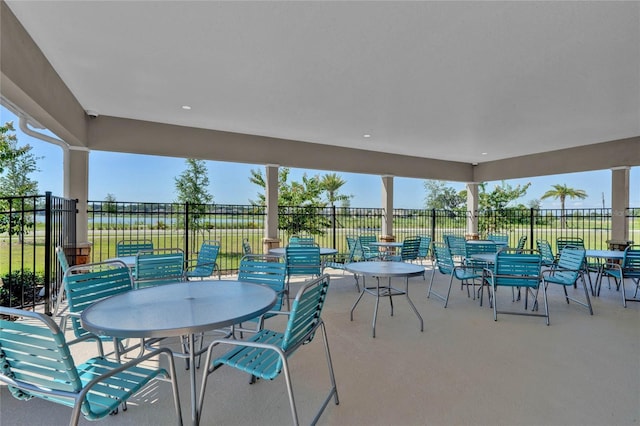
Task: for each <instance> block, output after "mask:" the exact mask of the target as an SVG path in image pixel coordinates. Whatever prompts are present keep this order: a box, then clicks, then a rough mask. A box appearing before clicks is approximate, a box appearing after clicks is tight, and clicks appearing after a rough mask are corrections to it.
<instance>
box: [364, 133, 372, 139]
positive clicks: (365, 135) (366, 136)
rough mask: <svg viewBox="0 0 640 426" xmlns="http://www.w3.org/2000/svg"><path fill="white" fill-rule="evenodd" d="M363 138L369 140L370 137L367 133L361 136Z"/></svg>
mask: <svg viewBox="0 0 640 426" xmlns="http://www.w3.org/2000/svg"><path fill="white" fill-rule="evenodd" d="M362 137H363V138H370V137H371V135H370V134H369V133H365V134H364V135H362Z"/></svg>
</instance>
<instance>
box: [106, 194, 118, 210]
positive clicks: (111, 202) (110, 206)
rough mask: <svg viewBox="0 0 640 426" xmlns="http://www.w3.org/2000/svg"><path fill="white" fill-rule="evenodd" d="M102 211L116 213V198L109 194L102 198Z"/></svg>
mask: <svg viewBox="0 0 640 426" xmlns="http://www.w3.org/2000/svg"><path fill="white" fill-rule="evenodd" d="M103 210H104V211H106V212H107V213H116V212H117V211H118V207H117V206H116V196H115V195H113V194H111V193H109V194H107V196H106V197H104V208H103Z"/></svg>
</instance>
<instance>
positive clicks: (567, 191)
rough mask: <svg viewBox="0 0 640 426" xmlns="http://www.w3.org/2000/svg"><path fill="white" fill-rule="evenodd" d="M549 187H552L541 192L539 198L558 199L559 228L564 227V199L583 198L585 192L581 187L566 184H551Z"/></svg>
mask: <svg viewBox="0 0 640 426" xmlns="http://www.w3.org/2000/svg"><path fill="white" fill-rule="evenodd" d="M551 187H552V188H553V189H550V190H548V191H547V192H545V193H544V194H542V197H540V198H541V199H543V200H544V199H547V198H557V199H559V200H560V228H561V229H564V228H565V226H566V218H565V214H564V210H565V204H564V203H565V200H566V199H567V197H568V198H579V199H581V200H584V199H585V198H587V193H586V192H585V191H584V190H582V189H574V188H569V187H568V186H567V185H566V184H564V185H561V184H556V185H551Z"/></svg>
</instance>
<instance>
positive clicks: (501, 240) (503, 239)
mask: <svg viewBox="0 0 640 426" xmlns="http://www.w3.org/2000/svg"><path fill="white" fill-rule="evenodd" d="M487 240H491V241H493V242H495V243H496V244H498V245H501V246H502V247H508V246H509V234H498V233H489V234H487Z"/></svg>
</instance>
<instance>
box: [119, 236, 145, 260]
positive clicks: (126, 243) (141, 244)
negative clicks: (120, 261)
mask: <svg viewBox="0 0 640 426" xmlns="http://www.w3.org/2000/svg"><path fill="white" fill-rule="evenodd" d="M148 250H153V241H151V240H120V241H118V242H117V243H116V256H117V257H122V256H135V255H136V254H138V253H139V252H141V251H148Z"/></svg>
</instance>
